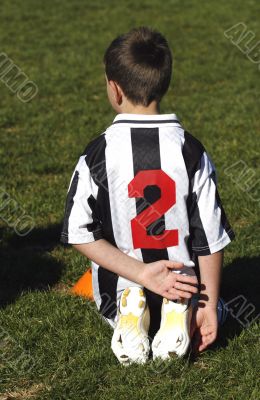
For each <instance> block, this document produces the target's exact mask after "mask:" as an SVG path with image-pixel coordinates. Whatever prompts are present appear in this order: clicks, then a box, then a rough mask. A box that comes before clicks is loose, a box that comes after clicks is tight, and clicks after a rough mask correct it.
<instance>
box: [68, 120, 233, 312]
mask: <svg viewBox="0 0 260 400" xmlns="http://www.w3.org/2000/svg"><path fill="white" fill-rule="evenodd" d="M233 237H234V233H233V231H232V229H231V227H230V225H229V223H228V220H227V218H226V215H225V212H224V209H223V207H222V205H221V201H220V198H219V195H218V191H217V187H216V175H215V168H214V165H213V164H212V162H211V160H210V158H209V156H208V155H207V153H206V151H205V149H204V147H203V145H202V144H201V143H200V142H199V141H198V140H197V139H195V138H194V137H193V136H192V135H190V134H189V133H187V132H185V131H184V129H183V128H182V126H181V125H180V123H179V121H178V119H177V117H176V115H175V114H163V115H137V114H119V115H117V116H116V118H115V120H114V122H113V124H112V125H111V126H109V128H108V129H107V130H106V131H105V132H104V133H103V134H102V135H100V136H99V137H97V138H96V139H94V140H93V141H92V142H91V143H90V144H89V145H88V146H87V148H86V150H85V151H84V153H83V155H82V156H81V157H80V159H79V161H78V164H77V166H76V168H75V171H74V174H73V176H72V179H71V184H70V188H69V191H68V195H67V202H66V209H65V217H64V224H63V231H62V235H61V240H62V241H63V242H64V243H72V244H80V243H89V242H93V241H95V240H98V239H101V238H104V239H106V240H107V241H109V242H110V243H111V244H113V245H115V246H116V247H118V248H119V249H120V250H122V251H123V252H125V253H127V254H129V255H131V256H133V257H136V258H138V259H139V260H142V261H144V262H145V263H149V262H153V261H157V260H162V259H170V260H173V261H180V262H183V263H184V264H185V265H187V266H194V263H193V259H194V257H196V256H198V255H208V254H212V253H214V252H217V251H219V250H221V249H222V248H224V247H225V246H226V245H227V244H228V243H229V242H230V241H231V240H232V239H233ZM92 270H93V288H94V297H95V301H96V303H97V305H98V307H99V309H100V311H101V313H102V314H103V315H104V316H107V317H108V315H109V317H110V318H111V316H112V317H113V315H115V313H116V305H115V304H116V292H117V286H118V279H119V277H118V276H117V275H116V274H114V273H112V272H110V271H108V270H106V269H105V268H103V267H102V266H98V265H96V264H95V263H92ZM108 297H109V301H110V303H111V304H110V305H111V307H112V310H111V307H108V304H107V298H108ZM113 304H114V306H113Z"/></svg>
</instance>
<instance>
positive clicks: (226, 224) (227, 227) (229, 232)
mask: <svg viewBox="0 0 260 400" xmlns="http://www.w3.org/2000/svg"><path fill="white" fill-rule="evenodd" d="M211 178H212V179H213V181H214V183H215V185H216V186H217V182H216V173H215V171H213V172H212V174H211ZM216 201H217V204H218V206H219V208H220V211H221V224H222V226H223V228H224V229H225V231H226V233H227V235H228V236H229V238H230V240H232V239H234V237H235V234H234V232H233V231H232V228H231V226H230V223H229V221H228V219H227V216H226V213H225V210H224V208H223V206H222V202H221V199H220V196H219V192H218V189H217V187H216Z"/></svg>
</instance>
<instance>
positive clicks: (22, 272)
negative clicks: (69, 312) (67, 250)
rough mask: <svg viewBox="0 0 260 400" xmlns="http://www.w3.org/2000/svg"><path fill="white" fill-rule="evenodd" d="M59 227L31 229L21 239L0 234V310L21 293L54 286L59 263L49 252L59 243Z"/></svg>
mask: <svg viewBox="0 0 260 400" xmlns="http://www.w3.org/2000/svg"><path fill="white" fill-rule="evenodd" d="M60 232H61V226H60V225H59V224H56V225H52V226H50V227H47V228H35V229H34V230H33V231H31V232H30V234H28V235H27V236H25V237H20V236H18V235H15V234H11V235H10V234H8V233H7V234H6V231H5V230H2V231H0V238H1V242H2V246H1V248H0V308H3V307H5V306H6V305H8V304H10V303H12V302H14V301H15V300H16V299H17V298H18V297H19V296H20V295H21V294H22V292H26V291H31V290H48V289H49V287H51V286H53V285H55V284H56V283H57V282H58V281H59V279H60V277H61V273H62V270H63V267H64V266H63V264H62V263H61V262H58V261H57V260H55V259H54V258H53V257H52V256H51V255H50V254H49V252H50V251H51V250H53V248H54V247H55V246H57V244H58V243H59V237H60Z"/></svg>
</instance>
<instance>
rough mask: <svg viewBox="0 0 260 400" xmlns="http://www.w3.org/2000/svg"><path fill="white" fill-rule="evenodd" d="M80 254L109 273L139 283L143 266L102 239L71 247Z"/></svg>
mask: <svg viewBox="0 0 260 400" xmlns="http://www.w3.org/2000/svg"><path fill="white" fill-rule="evenodd" d="M73 247H75V248H76V249H77V250H78V251H79V252H80V253H82V254H83V255H84V256H86V257H87V258H89V259H90V260H92V261H94V262H95V263H96V264H98V265H102V266H103V267H104V268H106V269H108V270H109V271H112V272H115V273H116V274H118V275H120V276H122V277H124V278H126V279H129V280H130V281H133V282H136V283H139V284H142V283H141V276H142V273H143V270H144V264H143V263H142V262H141V261H139V260H137V259H135V258H133V257H130V256H128V255H126V254H124V253H123V252H122V251H121V250H119V249H117V248H116V247H115V246H113V245H111V244H110V243H109V242H107V241H106V240H104V239H100V240H97V241H95V242H92V243H86V244H75V245H73Z"/></svg>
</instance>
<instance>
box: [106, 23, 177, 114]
mask: <svg viewBox="0 0 260 400" xmlns="http://www.w3.org/2000/svg"><path fill="white" fill-rule="evenodd" d="M104 64H105V72H106V75H107V79H108V80H113V81H115V82H116V83H118V85H119V86H120V87H121V89H122V90H123V92H124V94H125V95H126V97H127V98H128V100H130V101H131V102H132V103H133V104H135V105H137V104H142V105H143V106H146V107H147V106H148V105H149V104H150V103H151V102H152V101H153V100H155V101H157V102H158V103H159V102H160V100H161V98H162V97H163V96H164V94H165V93H166V92H167V90H168V87H169V85H170V81H171V74H172V55H171V51H170V49H169V46H168V43H167V40H166V39H165V38H164V37H163V36H162V35H161V34H160V33H159V32H157V31H154V30H152V29H150V28H147V27H140V28H135V29H133V30H131V31H130V32H128V33H126V34H124V35H121V36H118V37H117V38H116V39H114V40H113V42H112V43H111V44H110V46H109V47H108V49H107V50H106V52H105V55H104Z"/></svg>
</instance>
